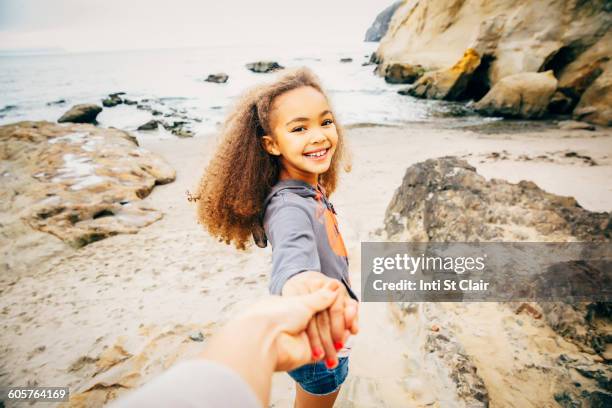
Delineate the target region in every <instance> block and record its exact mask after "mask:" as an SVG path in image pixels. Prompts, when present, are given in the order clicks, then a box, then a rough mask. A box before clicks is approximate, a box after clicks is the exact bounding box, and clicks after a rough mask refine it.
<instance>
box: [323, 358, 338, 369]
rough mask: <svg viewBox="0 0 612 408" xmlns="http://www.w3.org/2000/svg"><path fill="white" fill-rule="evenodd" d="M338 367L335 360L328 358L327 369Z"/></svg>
mask: <svg viewBox="0 0 612 408" xmlns="http://www.w3.org/2000/svg"><path fill="white" fill-rule="evenodd" d="M335 366H336V360H335V359H333V358H328V359H326V360H325V367H327V368H330V369H331V368H334V367H335Z"/></svg>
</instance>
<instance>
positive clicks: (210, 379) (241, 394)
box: [108, 359, 261, 408]
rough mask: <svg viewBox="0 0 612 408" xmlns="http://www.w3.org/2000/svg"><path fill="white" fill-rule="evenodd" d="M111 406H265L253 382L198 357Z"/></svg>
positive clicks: (184, 407) (210, 407)
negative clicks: (257, 394)
mask: <svg viewBox="0 0 612 408" xmlns="http://www.w3.org/2000/svg"><path fill="white" fill-rule="evenodd" d="M108 407H110V408H140V407H164V408H165V407H173V408H187V407H189V408H192V407H206V408H232V407H236V408H243V407H244V408H261V403H260V402H259V400H258V399H257V397H256V396H255V393H254V392H253V391H252V390H251V388H250V387H249V385H248V384H247V383H246V382H245V381H244V380H243V379H242V378H241V377H240V376H239V375H238V374H236V373H235V372H233V371H232V370H231V369H229V368H228V367H226V366H224V365H222V364H218V363H215V362H212V361H208V360H205V359H194V360H186V361H182V362H179V363H177V364H175V365H174V366H172V367H170V368H169V369H168V370H167V371H165V372H164V373H162V374H160V375H159V376H158V377H156V378H153V379H152V380H151V381H149V382H148V383H146V384H145V385H143V386H142V387H140V388H139V389H137V390H135V391H132V392H131V393H129V394H127V395H125V396H124V397H122V398H119V399H118V400H117V401H114V402H112V403H111V404H110V405H108Z"/></svg>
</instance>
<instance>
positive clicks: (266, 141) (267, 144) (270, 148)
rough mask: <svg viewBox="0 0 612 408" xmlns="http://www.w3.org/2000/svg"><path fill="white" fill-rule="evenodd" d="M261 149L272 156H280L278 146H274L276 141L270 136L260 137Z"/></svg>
mask: <svg viewBox="0 0 612 408" xmlns="http://www.w3.org/2000/svg"><path fill="white" fill-rule="evenodd" d="M261 140H262V143H263V147H264V149H265V150H266V152H268V153H270V154H271V155H273V156H280V154H281V153H280V150H278V145H277V144H276V140H274V138H273V137H272V136H268V135H265V136H262V137H261Z"/></svg>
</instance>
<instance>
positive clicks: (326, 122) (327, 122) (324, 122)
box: [323, 119, 334, 126]
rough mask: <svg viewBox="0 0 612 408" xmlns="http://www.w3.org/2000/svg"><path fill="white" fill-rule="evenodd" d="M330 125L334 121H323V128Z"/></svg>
mask: <svg viewBox="0 0 612 408" xmlns="http://www.w3.org/2000/svg"><path fill="white" fill-rule="evenodd" d="M332 123H334V121H333V120H331V119H325V120H324V121H323V125H324V126H325V125H331V124H332Z"/></svg>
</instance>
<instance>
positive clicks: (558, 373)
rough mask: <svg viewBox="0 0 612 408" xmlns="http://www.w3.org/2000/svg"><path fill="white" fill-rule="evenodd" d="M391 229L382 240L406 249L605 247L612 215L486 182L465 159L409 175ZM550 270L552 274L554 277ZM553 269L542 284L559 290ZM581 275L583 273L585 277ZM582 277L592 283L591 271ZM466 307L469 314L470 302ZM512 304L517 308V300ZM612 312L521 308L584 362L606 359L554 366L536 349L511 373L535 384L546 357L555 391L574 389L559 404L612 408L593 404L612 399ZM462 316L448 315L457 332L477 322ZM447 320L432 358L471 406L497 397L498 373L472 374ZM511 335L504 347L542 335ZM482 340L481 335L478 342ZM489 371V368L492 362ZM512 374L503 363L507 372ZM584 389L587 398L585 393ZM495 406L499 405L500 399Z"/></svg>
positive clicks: (389, 216) (527, 187) (434, 162)
mask: <svg viewBox="0 0 612 408" xmlns="http://www.w3.org/2000/svg"><path fill="white" fill-rule="evenodd" d="M383 232H384V233H385V235H386V236H383V237H382V240H383V241H398V242H494V241H497V242H571V241H581V242H602V243H604V242H610V240H611V239H612V215H611V214H610V213H606V212H591V211H588V210H585V209H584V208H582V207H581V206H580V205H579V204H578V203H577V202H576V200H575V199H574V198H572V197H563V196H558V195H555V194H551V193H548V192H546V191H543V190H542V189H540V188H539V187H538V186H537V185H536V184H534V183H533V182H530V181H521V182H519V183H516V184H515V183H510V182H508V181H505V180H500V179H491V180H487V179H485V178H484V177H483V176H481V175H479V174H478V173H477V172H476V169H475V168H474V167H473V166H471V165H470V164H469V163H467V162H466V161H464V160H461V159H458V158H457V157H448V156H447V157H441V158H437V159H429V160H426V161H424V162H420V163H417V164H414V165H412V166H411V167H409V168H408V169H407V170H406V173H405V175H404V178H403V180H402V183H401V185H400V186H399V188H398V189H397V190H396V191H395V193H394V195H393V198H392V199H391V201H390V203H389V206H388V207H387V210H386V213H385V229H384V231H383ZM608 265H609V264H608ZM565 270H566V269H565ZM549 272H550V274H549V275H546V274H547V273H549ZM555 272H556V271H553V270H546V271H542V275H544V276H545V278H546V279H544V284H549V283H554V282H556V280H555V279H559V278H558V274H556V273H555ZM582 272H583V271H582V268H579V270H578V271H577V273H582ZM608 274H609V272H608ZM552 276H554V277H555V278H552ZM581 276H582V277H583V278H584V277H586V278H587V279H592V278H593V275H591V274H590V273H586V274H583V275H581ZM432 304H433V303H430V304H428V303H425V304H424V305H425V306H424V307H425V311H427V309H428V306H427V305H432ZM464 305H465V307H468V308H469V307H470V306H469V304H464ZM506 305H507V306H511V307H516V306H514V305H513V304H512V303H508V304H506ZM610 305H611V304H610V303H606V302H580V303H577V302H569V301H568V302H542V303H533V304H531V303H528V304H527V303H523V304H521V305H520V306H519V307H518V308H517V309H516V312H515V313H519V312H520V310H521V309H522V308H524V307H525V306H527V307H526V308H527V310H531V311H533V312H534V315H535V317H534V319H541V320H542V321H544V322H545V323H547V324H548V325H549V327H550V328H551V329H553V330H554V331H555V332H557V333H558V334H559V335H560V336H563V337H564V338H565V339H566V340H568V341H570V342H572V343H574V345H575V346H577V349H578V350H581V351H583V352H584V354H583V355H584V356H588V355H594V354H599V355H595V356H594V357H593V358H581V359H580V360H577V359H575V358H570V357H568V356H565V355H558V354H557V355H558V356H559V358H558V360H557V361H555V362H552V361H550V360H549V359H548V358H547V357H545V356H538V355H537V354H536V353H534V354H532V351H533V350H531V349H529V355H530V356H533V357H534V358H531V357H530V358H528V359H527V360H526V361H524V362H521V358H520V357H519V358H518V359H517V358H515V360H514V362H513V363H512V364H513V369H512V370H513V371H514V372H521V373H522V375H525V377H524V378H535V377H530V372H531V373H533V372H534V371H537V370H538V369H539V366H538V363H537V361H538V360H539V358H540V357H545V361H546V363H545V366H546V367H545V370H546V371H544V372H545V373H546V374H545V375H546V377H547V381H549V383H550V384H554V389H555V390H559V389H560V390H567V392H566V393H563V392H562V391H558V392H555V399H557V400H558V401H565V400H568V401H574V402H576V404H574V405H571V404H570V405H563V406H607V405H606V404H605V403H604V404H601V403H600V404H599V405H598V404H597V403H595V402H594V403H593V405H589V404H588V401H601V400H603V401H610V394H609V391H610V380H609V378H611V374H612V370H611V369H610V367H609V365H608V364H605V363H604V360H609V359H610V346H611V343H612V338H611V336H610V334H609V327H610V325H611V324H612V320H611V317H612V307H611V306H610ZM445 310H446V309H445ZM462 310H463V309H460V312H459V314H457V315H453V316H452V317H449V319H451V320H452V319H453V318H454V319H456V320H457V321H456V323H457V326H459V327H463V326H462V325H463V324H465V323H467V324H469V321H470V320H469V318H468V320H467V322H463V321H462V320H461V319H462V315H461V311H462ZM539 310H541V313H540V312H539ZM497 312H498V313H499V312H500V310H498V311H497ZM445 316H446V315H444V314H443V315H442V316H441V317H440V316H439V319H440V320H441V322H442V324H441V326H442V327H436V331H438V330H439V333H441V334H442V336H440V335H436V334H435V333H431V334H429V336H428V339H427V343H426V348H427V351H431V352H437V353H438V355H439V356H440V357H441V358H442V360H443V362H446V365H447V366H449V367H450V368H451V372H452V375H451V378H453V380H454V381H455V382H456V384H457V386H459V384H460V383H461V384H462V386H461V388H462V389H465V390H468V391H469V392H468V393H467V396H468V397H469V398H473V399H474V398H475V399H476V401H472V402H473V403H474V404H475V405H473V406H481V405H480V403H482V402H483V401H486V400H487V399H488V398H490V399H491V400H493V402H495V401H496V398H498V397H496V396H495V395H494V394H493V393H491V395H490V397H489V396H488V395H487V392H486V389H485V388H484V385H486V386H489V385H491V384H487V380H488V381H491V383H495V380H494V379H493V377H492V376H491V372H490V371H489V370H488V369H487V370H485V374H486V371H489V372H488V374H487V375H486V376H485V377H484V379H485V381H484V383H483V382H482V381H480V379H479V376H478V374H477V373H476V372H475V371H473V369H472V366H473V363H474V361H473V359H472V358H471V357H470V356H469V355H468V354H467V353H463V352H462V348H461V347H455V346H454V345H453V343H454V341H455V340H456V339H453V336H452V334H453V333H452V330H450V329H449V328H448V327H449V326H450V328H452V322H448V321H447V322H446V325H444V319H445V318H446V317H445ZM482 316H483V315H480V314H479V315H477V317H476V318H477V319H478V320H477V321H478V324H481V322H482ZM487 316H489V317H488V318H487V319H489V318H491V315H487ZM489 323H491V322H490V321H489ZM489 323H487V324H489ZM467 324H466V326H467ZM521 325H522V324H521ZM444 326H446V327H447V328H445V327H444ZM494 327H497V326H494ZM500 327H501V326H500ZM514 329H515V330H514ZM466 330H469V329H466ZM461 331H462V330H459V332H461ZM513 331H514V333H516V334H514V335H513V336H512V337H513V340H511V341H510V342H508V343H505V344H507V345H508V346H509V347H510V348H512V347H516V346H517V343H516V342H515V341H514V340H516V339H517V338H521V337H522V338H526V337H527V336H534V334H533V332H527V333H530V334H527V333H522V332H521V328H520V327H519V326H516V325H513ZM549 331H550V329H548V328H546V332H549ZM449 332H450V334H449ZM478 332H479V331H478ZM455 333H456V331H455ZM468 333H470V334H468V335H467V336H468V337H473V335H472V334H471V332H469V331H468ZM480 335H481V334H480V332H479V334H478V337H480ZM496 335H499V336H500V337H499V338H494V339H492V341H494V342H495V344H496V345H499V346H500V347H503V346H501V345H502V344H504V343H503V342H504V341H505V340H504V338H505V337H506V336H507V335H508V334H507V333H506V334H505V335H504V332H503V330H502V331H500V332H499V333H496ZM519 336H520V337H519ZM536 336H537V335H536ZM463 337H464V338H465V337H466V336H463ZM481 340H482V339H481ZM498 341H499V342H498ZM518 344H520V345H521V346H520V351H519V352H518V355H517V357H518V356H520V355H523V353H524V350H527V349H525V346H524V345H525V344H528V343H524V342H521V343H518ZM451 346H452V347H451ZM557 347H558V343H557V346H555V348H554V350H555V352H558V350H559V348H557ZM572 348H573V346H572ZM472 351H473V348H472ZM577 354H578V353H577ZM547 355H548V354H547ZM536 356H537V358H536ZM478 360H480V359H478ZM455 363H459V364H461V367H460V369H458V370H456V369H455V368H456V364H455ZM464 363H465V364H464ZM527 363H528V364H527ZM485 364H486V365H487V367H490V366H489V364H488V363H485ZM506 368H507V367H506V366H504V370H505V369H506ZM530 370H534V371H530ZM570 370H572V372H575V371H573V370H577V371H578V373H579V374H580V375H577V376H571V377H570V376H568V374H567V373H568V372H569V371H570ZM495 375H501V377H502V378H503V384H508V383H509V382H508V381H507V380H508V379H507V378H506V376H509V373H507V372H506V371H504V372H502V373H499V372H497V373H495ZM578 381H579V382H578ZM577 383H578V384H580V386H581V387H582V388H576V390H577V391H576V392H574V391H573V390H574V386H576V384H577ZM464 387H465V388H464ZM582 390H584V391H583V392H582V393H581V391H582ZM586 390H589V391H588V392H586ZM489 391H491V389H489ZM479 396H480V398H479ZM485 398H486V399H485ZM497 402H498V403H499V402H500V401H499V399H497ZM585 403H586V405H584V404H585ZM608 405H609V404H608ZM469 406H472V405H469ZM485 406H486V405H485Z"/></svg>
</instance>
